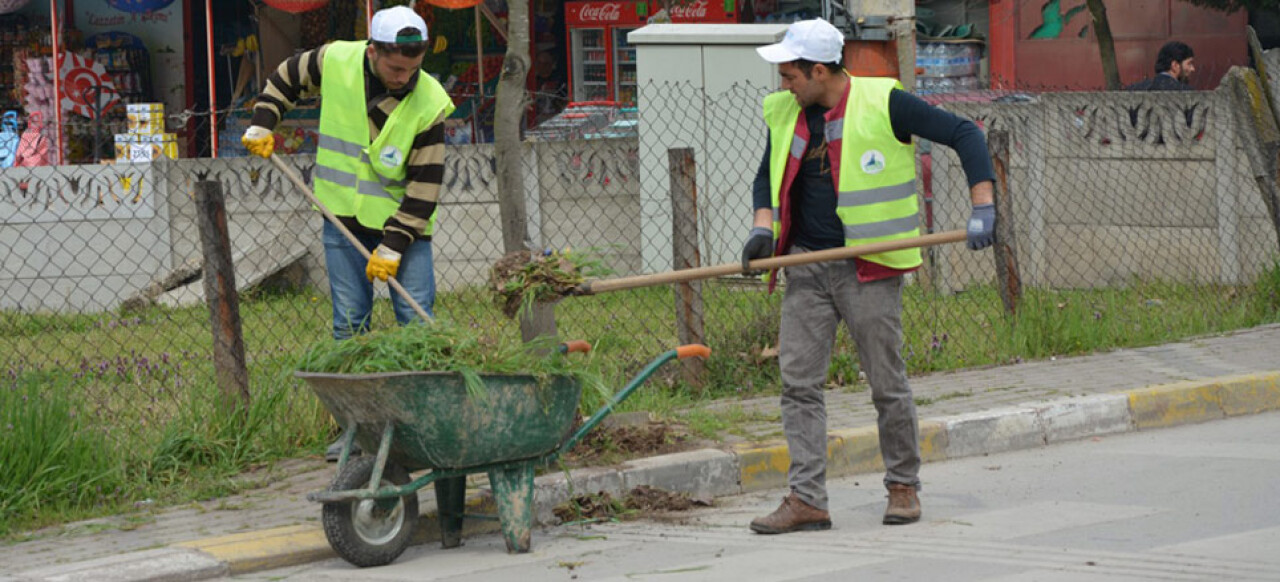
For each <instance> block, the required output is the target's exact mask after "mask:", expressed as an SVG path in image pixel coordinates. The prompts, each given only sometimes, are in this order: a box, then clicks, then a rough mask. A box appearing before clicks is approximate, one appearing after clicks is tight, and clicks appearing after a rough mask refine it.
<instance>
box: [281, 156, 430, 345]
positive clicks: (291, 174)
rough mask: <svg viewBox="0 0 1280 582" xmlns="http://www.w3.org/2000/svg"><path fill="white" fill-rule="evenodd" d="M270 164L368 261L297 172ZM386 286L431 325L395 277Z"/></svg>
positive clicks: (360, 246)
mask: <svg viewBox="0 0 1280 582" xmlns="http://www.w3.org/2000/svg"><path fill="white" fill-rule="evenodd" d="M271 163H273V164H275V165H276V169H278V170H280V171H281V172H283V173H284V175H285V177H286V178H288V179H289V181H290V182H293V185H294V186H297V187H298V189H299V190H301V191H302V193H303V194H306V195H307V198H308V199H309V200H311V203H312V204H315V205H316V208H319V209H320V212H321V213H323V214H324V217H325V218H326V219H328V221H329V223H330V224H333V225H334V226H335V227H337V228H338V232H341V233H342V236H345V237H347V240H348V241H350V242H351V246H353V247H355V248H356V250H357V251H360V256H362V257H364V258H365V259H366V260H368V258H369V249H366V248H364V245H363V244H361V242H360V239H358V238H356V235H354V234H351V231H350V230H347V227H346V226H343V224H342V221H341V220H338V217H337V216H334V214H333V213H332V212H329V209H328V208H326V207H325V205H324V203H323V202H321V201H320V199H319V198H316V194H315V192H312V191H311V188H310V187H309V186H307V183H306V182H303V181H302V177H301V176H299V175H298V173H297V172H295V171H293V168H290V167H289V165H288V164H286V163H284V160H281V159H280V158H278V157H276V156H274V155H273V156H271ZM387 284H388V285H390V286H391V288H392V289H395V290H396V293H399V294H400V296H401V297H403V298H404V300H405V301H406V302H407V303H408V304H409V306H410V307H412V308H413V311H414V313H417V314H418V317H421V318H422V321H424V322H426V323H431V322H432V321H433V320H432V319H431V316H430V315H427V310H425V309H423V308H422V306H421V305H419V304H418V301H417V300H415V299H414V298H413V296H411V295H409V292H408V291H406V290H405V288H404V287H403V286H401V285H400V282H399V281H397V280H396V278H395V277H387Z"/></svg>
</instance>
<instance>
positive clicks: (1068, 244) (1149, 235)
mask: <svg viewBox="0 0 1280 582" xmlns="http://www.w3.org/2000/svg"><path fill="white" fill-rule="evenodd" d="M1230 99H1231V97H1230V96H1229V95H1228V94H1227V92H1225V91H1219V92H1203V93H1167V94H1133V93H1102V94H1100V93H1089V94H1086V93H1076V94H1047V95H1042V96H1040V97H1038V100H1037V101H1035V102H1032V103H961V104H952V105H949V107H950V108H951V109H952V110H954V111H956V112H957V113H959V114H961V115H964V116H967V117H970V118H972V119H975V120H976V121H978V122H979V123H980V124H981V125H982V126H983V127H984V129H987V130H990V129H1007V130H1009V131H1010V132H1011V135H1012V146H1011V160H1010V171H1009V177H1008V186H1009V192H1010V196H1011V198H1012V201H1013V216H1012V218H1011V220H1013V221H1014V223H1015V234H1016V241H1015V242H1016V244H1017V247H1018V261H1019V267H1020V271H1021V276H1022V281H1023V284H1025V285H1036V286H1050V287H1094V286H1107V285H1123V284H1126V283H1128V282H1130V281H1132V280H1133V279H1135V278H1143V279H1164V280H1174V281H1195V282H1201V283H1223V284H1237V283H1243V282H1248V281H1250V280H1252V278H1253V277H1254V276H1255V275H1256V274H1257V273H1258V272H1259V270H1260V269H1262V268H1263V267H1264V266H1266V265H1268V264H1269V261H1270V260H1271V259H1272V257H1274V256H1275V255H1276V252H1277V243H1276V234H1275V231H1274V229H1273V228H1272V225H1271V221H1270V220H1269V218H1268V214H1267V208H1266V205H1265V204H1264V203H1263V199H1262V196H1261V195H1260V193H1259V190H1258V186H1257V182H1256V181H1255V179H1254V178H1253V175H1254V173H1251V170H1250V168H1249V162H1248V159H1247V156H1246V155H1245V154H1246V150H1245V148H1246V147H1255V149H1256V146H1248V145H1247V143H1246V141H1245V140H1243V139H1242V135H1241V134H1239V131H1238V126H1239V124H1240V123H1242V122H1241V121H1239V120H1238V119H1236V118H1237V117H1242V116H1235V115H1231V114H1229V113H1230V112H1231V110H1230V105H1229V104H1230V102H1231V101H1230ZM744 115H745V113H744ZM709 127H719V128H721V129H722V131H723V133H721V134H715V135H710V134H709V135H708V138H707V141H706V142H705V144H706V145H705V146H704V149H702V150H701V151H702V152H703V153H704V155H705V156H706V160H705V162H704V161H703V160H699V166H700V170H699V174H700V181H701V183H700V188H699V202H700V205H701V207H700V210H699V217H700V220H699V228H700V232H701V244H702V246H703V248H702V249H701V251H702V257H703V261H704V264H719V263H724V262H732V261H736V260H737V256H738V253H739V252H740V249H741V244H742V237H743V236H744V235H745V232H746V226H745V225H746V224H747V221H748V220H749V219H750V210H749V209H750V189H749V184H750V178H751V177H752V176H753V175H754V170H755V168H756V165H757V164H758V163H759V156H760V148H762V147H763V135H764V134H763V129H762V128H757V127H755V126H748V125H734V124H727V123H726V124H710V125H709ZM755 130H759V131H755ZM709 131H710V130H709ZM713 133H714V132H713ZM1243 137H1248V136H1243ZM1255 141H1256V140H1255ZM1249 143H1253V142H1249ZM639 145H640V144H639V143H638V141H637V140H636V139H621V140H587V141H573V142H550V143H548V142H542V143H536V144H527V145H526V147H527V148H528V149H527V151H526V173H525V182H526V185H525V186H526V204H527V208H528V214H529V219H530V238H531V239H532V240H531V244H532V245H534V246H535V247H556V248H562V247H565V246H572V247H574V248H579V249H580V248H584V247H596V248H598V249H600V250H601V251H603V252H604V254H605V255H606V258H607V260H608V262H609V265H610V266H611V267H612V268H613V269H614V270H615V271H616V272H617V273H618V274H621V275H626V274H634V273H639V272H646V271H652V270H654V269H653V268H649V267H647V262H646V261H645V260H644V259H643V257H644V256H645V255H644V254H643V251H644V249H646V248H650V247H652V246H654V245H665V246H664V248H669V244H670V243H669V241H670V235H669V234H665V235H664V234H663V233H670V227H669V225H667V226H665V227H664V226H663V225H661V224H657V225H656V226H654V225H655V223H656V222H657V219H658V218H659V217H656V216H648V217H647V220H646V219H642V218H643V217H644V216H645V215H644V212H645V211H644V206H643V204H642V202H643V200H642V197H641V187H640V182H641V177H642V175H643V174H642V173H643V171H644V168H645V166H644V164H642V162H641V160H640V159H639ZM662 155H663V156H665V152H662ZM933 158H934V159H933V180H932V188H933V192H934V196H935V199H936V200H935V208H934V211H935V229H936V230H951V229H960V228H963V227H964V223H965V221H966V220H967V218H968V215H969V200H968V188H967V186H966V184H965V182H964V177H963V173H962V172H961V171H960V168H959V163H958V160H957V159H956V158H955V154H954V153H953V152H951V151H950V150H948V149H946V148H941V147H938V148H935V150H934V154H933ZM288 161H289V162H290V163H292V164H293V165H294V166H295V167H296V168H297V169H298V170H299V171H300V172H301V173H302V174H303V176H304V178H305V179H309V176H310V173H311V171H312V170H313V167H314V160H313V158H311V157H307V156H298V157H294V158H288ZM665 161H666V160H665V158H664V159H663V160H662V162H663V165H665ZM494 170H495V162H494V159H493V149H492V146H489V145H477V146H458V147H451V148H449V153H448V154H447V156H446V170H445V178H444V192H443V194H442V204H441V206H440V209H439V212H440V217H439V221H438V224H437V235H436V237H435V243H434V244H435V248H434V250H435V258H436V277H437V283H438V285H439V286H440V288H441V290H445V291H448V290H454V289H459V288H463V287H467V286H474V285H483V284H484V283H485V282H486V281H487V278H488V271H489V268H490V266H492V264H493V263H494V262H495V261H496V260H497V259H498V258H499V257H500V256H501V254H502V236H501V232H500V227H499V224H500V221H499V212H498V204H497V198H498V191H497V178H496V175H495V172H494ZM200 176H207V177H209V178H210V179H214V180H217V181H219V182H222V184H223V186H224V192H225V193H226V197H227V205H228V211H229V227H230V234H231V238H232V245H233V247H234V253H235V256H236V261H237V279H238V281H241V282H244V281H256V280H260V279H261V278H262V277H265V276H266V275H267V274H269V273H270V272H272V271H273V270H274V269H275V268H276V267H278V264H279V263H280V262H281V261H293V260H294V258H295V257H301V258H300V259H299V260H298V262H299V263H300V264H301V265H302V266H303V268H302V269H300V270H299V271H300V279H301V282H303V283H307V284H311V285H315V286H316V287H318V288H319V289H321V290H325V289H327V285H326V284H325V277H324V270H323V259H322V248H321V245H320V227H321V219H320V217H319V215H318V213H316V212H315V211H313V210H311V209H310V208H309V205H308V204H307V203H306V202H305V199H304V197H303V196H302V195H301V194H299V193H297V192H296V191H295V188H294V187H293V186H292V184H291V183H289V182H288V181H287V180H286V179H285V178H284V176H282V175H279V173H278V172H277V171H276V170H275V169H274V167H272V166H271V165H270V164H269V163H268V162H265V161H263V160H257V159H249V158H233V159H219V160H208V159H199V160H176V161H169V162H158V163H155V164H150V165H148V164H131V165H124V164H121V165H115V166H64V167H60V168H56V169H55V168H35V169H27V168H16V169H7V170H3V171H0V309H18V310H23V311H85V312H93V311H100V310H108V309H112V308H114V307H115V306H117V305H118V304H119V302H120V301H122V300H124V299H125V298H126V297H128V296H129V295H131V294H133V293H134V292H136V291H137V290H139V289H141V288H143V287H144V286H146V285H147V284H148V283H149V282H150V281H151V280H152V279H153V278H158V277H160V276H163V275H164V274H166V273H167V272H168V271H169V270H170V269H172V268H174V267H176V266H178V265H181V264H183V263H184V262H185V261H187V260H188V259H191V258H194V257H197V256H198V255H199V252H200V251H199V249H200V244H199V233H198V231H197V228H196V223H195V208H194V203H193V200H192V192H193V184H194V183H195V181H196V180H198V179H199V178H200ZM921 191H923V189H922V190H921ZM667 199H668V202H667V204H669V196H667ZM655 200H656V199H655ZM642 224H648V225H649V226H650V227H651V231H649V232H645V231H642V228H641V225H642ZM664 236H665V237H666V238H663V237H664ZM299 249H305V251H306V252H305V253H299ZM932 265H933V266H932V268H931V269H929V270H927V272H925V273H924V274H923V275H924V276H926V277H927V278H928V280H929V281H932V282H933V283H934V284H937V285H938V286H940V287H941V288H942V289H945V290H948V291H958V290H962V289H964V288H966V287H968V286H970V285H972V284H975V283H977V284H982V283H988V282H990V281H991V280H992V278H993V276H994V269H993V257H992V252H991V251H989V250H986V251H982V252H978V253H974V252H970V251H968V250H965V249H964V248H963V246H962V245H948V246H946V247H941V248H938V249H936V250H935V252H934V254H933V261H932ZM189 287H194V288H198V287H200V285H198V284H197V285H193V286H189ZM197 299H198V298H197ZM185 300H186V301H191V300H192V298H190V297H188V298H186V299H185Z"/></svg>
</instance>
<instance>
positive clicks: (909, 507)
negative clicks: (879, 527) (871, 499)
mask: <svg viewBox="0 0 1280 582" xmlns="http://www.w3.org/2000/svg"><path fill="white" fill-rule="evenodd" d="M919 520H920V497H919V496H917V495H916V488H915V487H913V486H911V485H906V484H903V483H890V484H889V507H888V508H886V509H885V510H884V524H885V525H902V524H904V523H915V522H917V521H919Z"/></svg>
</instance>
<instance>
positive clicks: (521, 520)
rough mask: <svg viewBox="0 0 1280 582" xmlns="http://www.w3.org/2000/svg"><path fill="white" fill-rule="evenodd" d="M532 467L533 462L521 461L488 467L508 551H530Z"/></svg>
mask: <svg viewBox="0 0 1280 582" xmlns="http://www.w3.org/2000/svg"><path fill="white" fill-rule="evenodd" d="M533 468H534V467H533V463H532V462H530V461H524V462H520V463H512V464H510V465H505V466H503V467H499V468H497V469H492V470H490V471H489V485H490V486H492V487H493V499H494V501H495V502H497V504H498V520H499V521H500V522H501V523H502V537H503V538H504V540H505V541H506V542H507V553H511V554H516V553H520V554H523V553H525V552H528V551H529V546H530V543H531V538H532V535H533V533H532V532H533Z"/></svg>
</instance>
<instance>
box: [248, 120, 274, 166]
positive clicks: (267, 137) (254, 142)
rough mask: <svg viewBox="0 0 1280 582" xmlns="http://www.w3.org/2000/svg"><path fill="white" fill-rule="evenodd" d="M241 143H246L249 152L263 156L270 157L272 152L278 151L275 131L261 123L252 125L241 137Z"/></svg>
mask: <svg viewBox="0 0 1280 582" xmlns="http://www.w3.org/2000/svg"><path fill="white" fill-rule="evenodd" d="M240 143H242V144H244V147H245V149H247V150H249V153H251V154H253V155H255V156H258V157H262V158H270V157H271V153H272V152H274V151H276V137H275V133H273V132H272V131H271V130H270V129H267V128H265V127H262V126H260V125H250V126H249V129H246V130H245V131H244V135H243V136H241V137H240Z"/></svg>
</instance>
